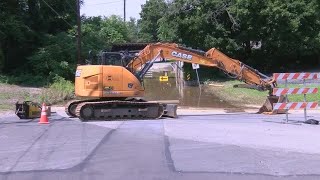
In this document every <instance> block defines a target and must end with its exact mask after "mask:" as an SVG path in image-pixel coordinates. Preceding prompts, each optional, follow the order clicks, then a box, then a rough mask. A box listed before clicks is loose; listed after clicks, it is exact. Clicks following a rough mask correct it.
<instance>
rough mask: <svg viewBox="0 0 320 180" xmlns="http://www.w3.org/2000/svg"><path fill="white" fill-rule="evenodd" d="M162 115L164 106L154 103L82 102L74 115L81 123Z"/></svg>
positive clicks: (148, 117) (152, 117)
mask: <svg viewBox="0 0 320 180" xmlns="http://www.w3.org/2000/svg"><path fill="white" fill-rule="evenodd" d="M163 114H164V106H163V105H162V104H160V103H155V102H134V101H119V100H115V101H99V102H82V103H80V104H78V105H77V107H76V110H75V115H76V116H77V117H79V119H80V120H81V121H88V120H117V119H128V120H129V119H158V118H160V117H161V116H162V115H163Z"/></svg>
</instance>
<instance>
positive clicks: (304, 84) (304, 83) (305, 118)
mask: <svg viewBox="0 0 320 180" xmlns="http://www.w3.org/2000/svg"><path fill="white" fill-rule="evenodd" d="M303 87H306V79H303ZM303 98H304V102H307V94H303ZM304 120H305V121H307V108H306V107H305V108H304Z"/></svg>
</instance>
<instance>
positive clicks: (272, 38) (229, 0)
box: [0, 0, 320, 82]
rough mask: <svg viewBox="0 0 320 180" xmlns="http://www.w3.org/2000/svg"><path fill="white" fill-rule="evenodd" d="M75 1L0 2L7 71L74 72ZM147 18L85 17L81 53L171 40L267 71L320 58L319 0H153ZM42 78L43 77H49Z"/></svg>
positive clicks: (0, 42)
mask: <svg viewBox="0 0 320 180" xmlns="http://www.w3.org/2000/svg"><path fill="white" fill-rule="evenodd" d="M75 3H76V1H74V0H51V1H44V0H3V1H0V19H1V21H0V73H2V74H3V73H4V74H11V75H14V76H16V77H19V78H18V79H20V81H23V80H24V78H23V77H25V78H26V77H34V78H33V79H36V80H37V79H41V78H36V77H38V76H39V77H43V76H44V77H46V78H45V81H47V82H48V81H50V80H52V79H53V78H54V77H55V76H61V77H64V78H67V79H73V73H74V70H75V67H76V11H75V7H76V5H75ZM140 16H141V19H139V20H138V21H136V20H135V19H130V20H129V21H127V22H123V19H122V18H121V17H118V16H110V17H86V16H82V17H81V19H82V35H83V38H82V47H83V51H82V56H83V57H86V56H87V53H88V51H89V50H92V51H93V52H94V53H97V52H98V51H100V50H102V49H108V48H110V47H111V45H112V44H114V43H124V42H156V41H166V42H175V43H180V44H183V45H186V46H189V47H193V48H196V49H202V50H207V49H209V48H212V47H215V48H218V49H220V50H221V51H222V52H224V53H226V54H227V55H229V56H231V57H233V58H237V59H239V60H241V61H243V62H245V63H247V64H249V65H250V66H253V67H254V68H256V69H259V70H260V71H263V72H266V73H272V72H280V71H295V70H306V69H311V68H314V67H315V66H317V65H319V62H320V1H318V0H303V1H301V0H287V1H284V0H265V1H250V0H170V1H169V0H148V1H146V3H145V4H144V5H142V11H141V13H140ZM42 79H43V78H42Z"/></svg>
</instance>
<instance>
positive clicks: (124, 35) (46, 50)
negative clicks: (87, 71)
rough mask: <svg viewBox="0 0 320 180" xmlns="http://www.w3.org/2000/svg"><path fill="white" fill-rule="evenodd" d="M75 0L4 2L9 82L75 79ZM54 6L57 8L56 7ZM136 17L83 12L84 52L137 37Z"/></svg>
mask: <svg viewBox="0 0 320 180" xmlns="http://www.w3.org/2000/svg"><path fill="white" fill-rule="evenodd" d="M75 2H76V1H74V0H53V1H43V0H10V1H9V0H5V1H0V19H1V22H0V73H2V74H9V75H11V76H9V79H8V80H7V82H14V83H24V84H33V85H34V84H38V85H41V84H46V83H48V82H52V81H53V80H54V78H55V77H57V76H60V77H64V78H66V79H69V80H72V79H73V78H74V71H75V67H76V62H77V61H76V13H75ZM55 11H56V12H55ZM138 40H139V39H138V30H137V23H136V21H135V20H134V19H130V21H128V22H126V23H125V22H123V20H122V19H121V18H120V17H117V16H111V17H108V18H104V17H85V16H83V17H82V48H83V49H82V57H83V59H85V58H86V57H87V55H88V51H89V50H92V51H93V52H94V53H96V52H98V51H99V50H101V49H108V48H110V47H111V45H112V44H113V43H123V42H134V41H138Z"/></svg>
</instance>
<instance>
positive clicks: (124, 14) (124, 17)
mask: <svg viewBox="0 0 320 180" xmlns="http://www.w3.org/2000/svg"><path fill="white" fill-rule="evenodd" d="M123 21H124V22H126V0H123Z"/></svg>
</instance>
